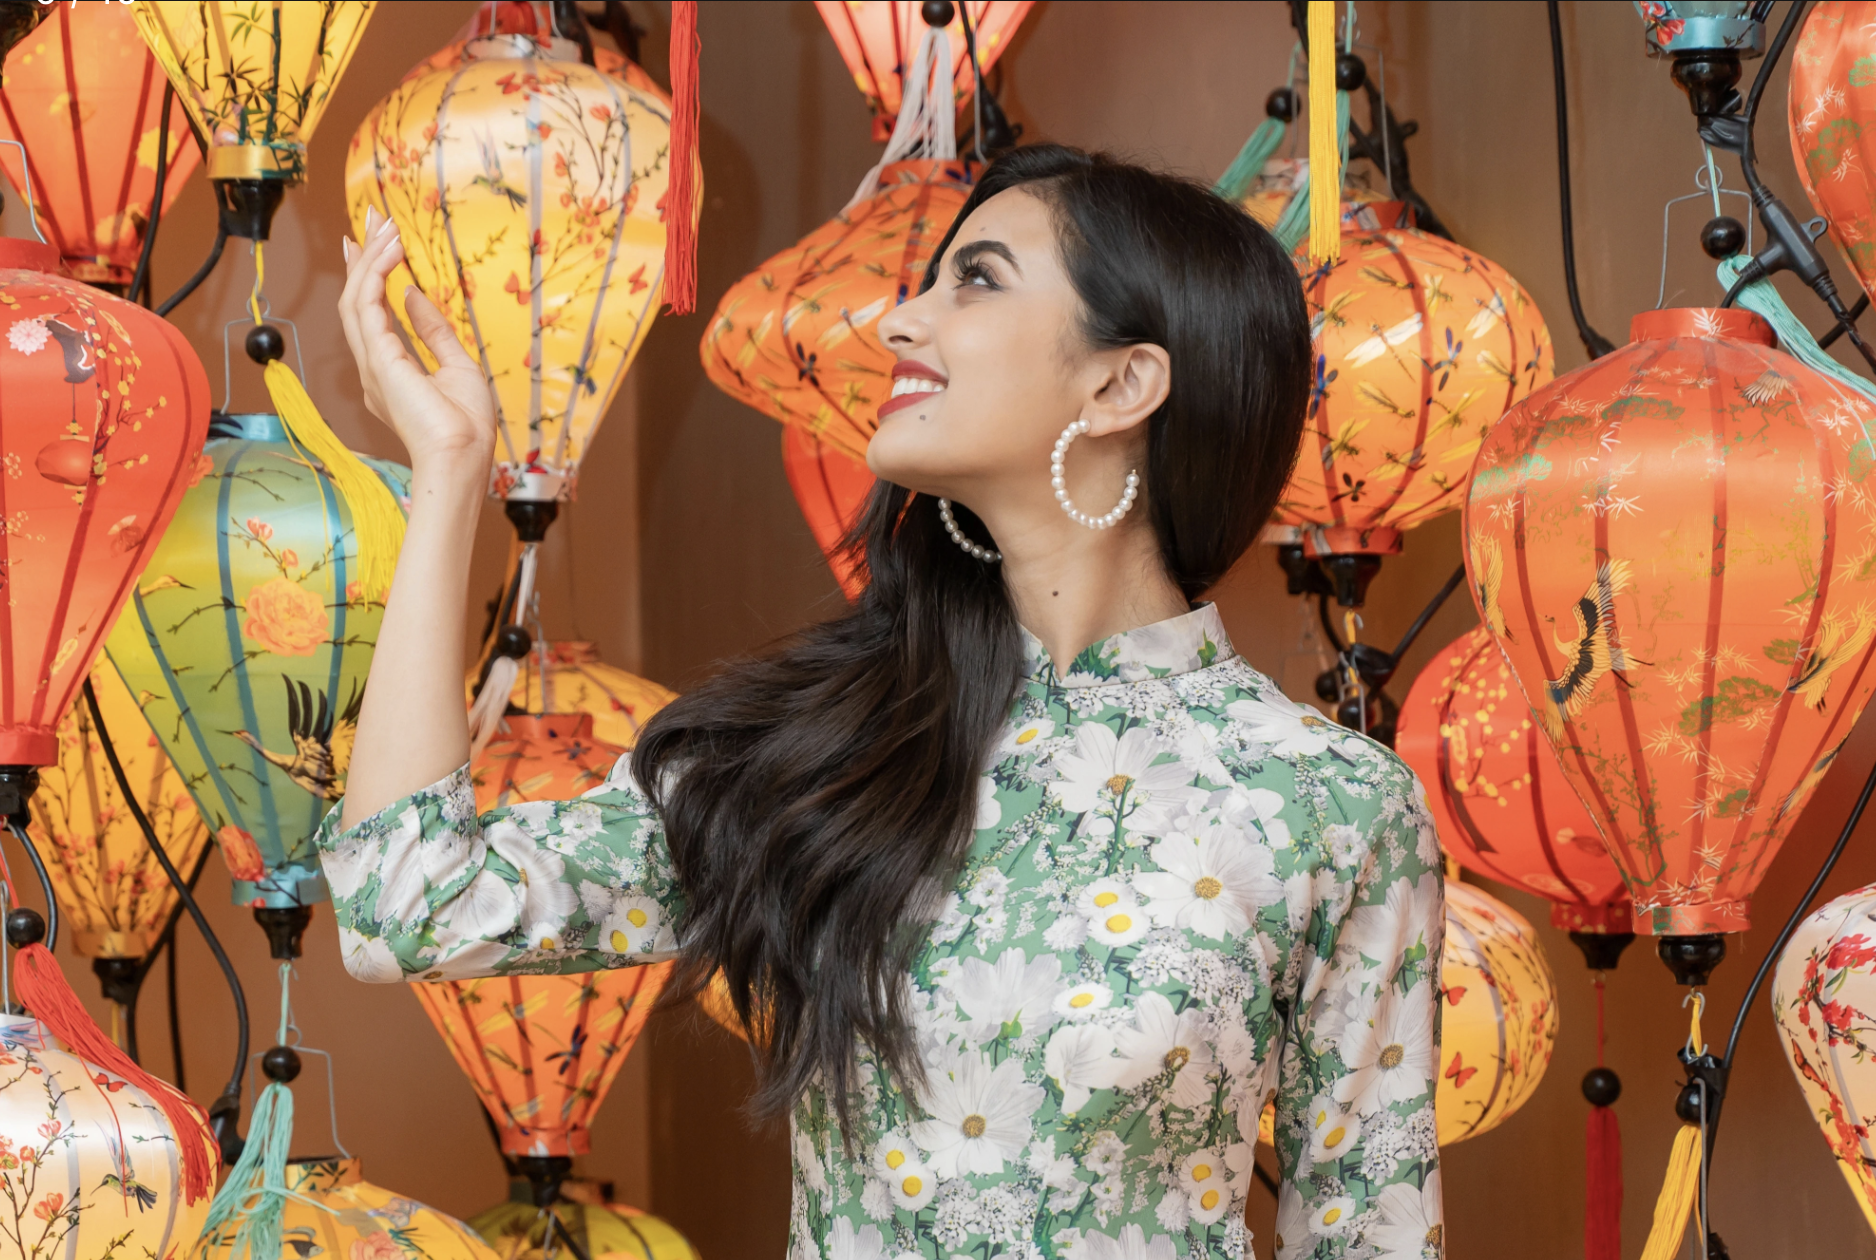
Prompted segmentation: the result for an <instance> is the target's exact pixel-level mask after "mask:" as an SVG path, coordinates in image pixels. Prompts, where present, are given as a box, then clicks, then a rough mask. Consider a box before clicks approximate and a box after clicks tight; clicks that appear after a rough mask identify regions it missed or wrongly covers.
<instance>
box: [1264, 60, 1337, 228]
mask: <svg viewBox="0 0 1876 1260" xmlns="http://www.w3.org/2000/svg"><path fill="white" fill-rule="evenodd" d="M1335 128H1336V135H1338V136H1339V137H1341V140H1342V169H1343V170H1347V169H1348V93H1347V92H1337V93H1336V94H1335ZM1253 139H1255V137H1253ZM1315 174H1316V173H1315V172H1314V171H1305V172H1304V173H1303V178H1302V180H1301V181H1300V182H1299V183H1298V184H1297V188H1296V195H1295V196H1294V197H1292V198H1290V204H1289V205H1287V206H1285V207H1283V213H1282V214H1281V215H1279V216H1278V218H1277V226H1275V227H1273V228H1271V229H1270V234H1271V235H1272V236H1274V237H1276V238H1277V244H1279V245H1281V246H1283V249H1284V252H1286V253H1291V254H1293V253H1295V252H1296V247H1297V246H1298V245H1301V244H1302V243H1303V240H1304V238H1306V237H1307V236H1308V235H1309V181H1310V180H1311V179H1312V178H1314V177H1315Z"/></svg>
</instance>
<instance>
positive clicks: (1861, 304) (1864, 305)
mask: <svg viewBox="0 0 1876 1260" xmlns="http://www.w3.org/2000/svg"><path fill="white" fill-rule="evenodd" d="M1868 309H1869V294H1867V293H1865V294H1864V295H1863V296H1862V297H1860V298H1858V299H1857V300H1856V304H1855V305H1854V306H1852V307H1851V308H1850V319H1849V322H1848V323H1844V322H1839V323H1837V324H1836V325H1834V326H1833V327H1832V328H1831V330H1830V331H1829V332H1827V333H1825V334H1824V335H1823V336H1822V337H1819V338H1818V339H1817V346H1818V349H1820V350H1828V349H1830V343H1831V342H1833V341H1835V340H1837V338H1839V337H1841V336H1843V332H1844V329H1845V328H1847V327H1849V326H1850V325H1851V324H1855V323H1856V321H1857V320H1858V319H1860V318H1862V316H1863V312H1864V311H1867V310H1868Z"/></svg>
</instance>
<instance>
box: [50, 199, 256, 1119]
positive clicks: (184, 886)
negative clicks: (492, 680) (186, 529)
mask: <svg viewBox="0 0 1876 1260" xmlns="http://www.w3.org/2000/svg"><path fill="white" fill-rule="evenodd" d="M220 236H221V237H222V238H225V237H226V236H227V233H226V232H222V233H221V234H220ZM84 691H85V704H86V706H87V707H88V708H89V709H90V710H91V727H92V729H93V730H95V731H96V732H97V733H98V743H99V744H100V745H101V746H102V747H103V749H104V759H105V761H107V762H109V763H110V767H111V775H112V777H113V778H115V779H116V780H117V790H118V791H119V792H120V793H122V794H123V797H124V804H126V805H128V806H129V807H130V813H131V817H133V818H135V819H136V820H137V825H138V826H139V827H141V828H142V829H143V838H144V840H145V842H146V843H148V844H149V846H150V852H152V853H154V854H155V855H156V860H157V863H158V864H159V865H161V866H162V868H163V874H165V875H167V876H168V877H169V882H170V886H171V887H173V888H174V889H175V890H176V896H177V897H178V898H179V899H180V900H181V901H182V904H183V907H184V908H185V909H187V910H188V912H189V917H190V918H191V919H193V920H195V927H196V930H197V931H198V932H200V933H201V934H202V939H203V941H205V942H206V943H207V945H208V948H209V952H210V953H212V954H213V955H215V962H216V963H217V965H219V966H220V967H221V972H222V975H223V976H224V977H225V978H226V979H227V981H228V992H229V994H230V995H231V996H232V997H233V998H234V1006H235V1027H236V1029H237V1031H238V1035H237V1038H236V1048H235V1063H234V1073H233V1075H231V1076H230V1077H229V1079H228V1087H227V1089H225V1090H224V1091H223V1092H222V1093H223V1097H225V1098H231V1099H233V1100H234V1102H235V1104H236V1107H237V1108H239V1105H240V1101H241V1086H242V1078H243V1076H244V1075H245V1074H246V1071H247V1061H248V1002H247V994H246V993H244V992H243V991H242V988H241V977H240V976H239V975H237V974H236V972H235V969H234V964H233V963H232V962H230V961H229V960H228V952H227V951H226V950H224V949H223V948H222V944H221V940H220V938H219V937H217V936H216V935H215V929H214V928H212V927H210V926H209V924H208V916H207V915H205V914H203V913H202V907H201V906H200V905H198V904H197V903H196V899H195V894H194V893H192V892H190V891H189V885H188V882H187V881H186V880H184V879H183V877H182V874H181V872H179V871H178V870H177V869H176V864H175V863H174V862H172V861H170V859H169V853H168V851H167V850H165V849H164V848H163V842H162V841H161V840H159V839H157V836H156V828H155V827H154V826H152V825H151V823H150V817H149V815H147V814H145V813H144V812H143V805H142V804H141V803H140V802H139V801H138V800H137V793H136V791H135V789H133V788H132V787H131V785H130V776H129V775H127V774H125V773H124V763H123V762H122V761H120V760H118V757H117V746H116V745H115V744H113V743H112V742H111V735H110V731H109V730H108V729H107V728H106V726H105V724H104V712H103V710H101V709H100V708H99V707H98V693H97V692H96V691H94V690H93V689H92V686H91V680H90V679H89V678H87V679H86V680H85V687H84ZM37 860H38V858H37V856H35V857H34V861H35V862H37ZM46 939H47V941H48V942H50V941H51V939H52V934H51V931H50V924H49V923H48V931H47V933H46ZM47 948H51V946H50V944H48V946H47ZM172 992H173V990H172ZM212 1118H213V1113H211V1119H212ZM231 1123H232V1121H231Z"/></svg>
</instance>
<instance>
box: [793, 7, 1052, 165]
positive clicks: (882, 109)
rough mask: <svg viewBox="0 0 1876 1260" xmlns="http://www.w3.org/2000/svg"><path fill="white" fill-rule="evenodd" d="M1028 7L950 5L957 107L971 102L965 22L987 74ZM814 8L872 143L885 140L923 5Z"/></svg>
mask: <svg viewBox="0 0 1876 1260" xmlns="http://www.w3.org/2000/svg"><path fill="white" fill-rule="evenodd" d="M1033 5H1034V0H961V2H960V3H959V4H956V5H954V6H952V13H951V22H950V24H949V25H948V26H946V27H945V34H946V35H948V36H949V37H950V44H951V49H952V58H951V61H952V64H951V85H952V94H953V96H954V98H955V99H956V101H957V102H958V104H959V105H962V104H963V103H964V102H965V101H966V100H968V99H970V95H971V92H972V90H973V87H974V84H973V82H972V78H973V76H972V72H971V61H970V54H969V46H968V45H967V43H966V42H965V38H964V19H965V18H969V19H970V24H971V36H972V38H973V39H974V40H975V41H976V44H977V60H978V65H979V68H980V69H981V70H982V71H983V73H985V74H988V73H990V67H991V66H992V65H994V64H996V60H997V58H998V57H1001V56H1002V55H1003V50H1004V49H1006V48H1008V47H1009V46H1010V36H1012V35H1014V34H1015V33H1016V28H1017V26H1018V25H1020V24H1021V23H1022V20H1023V19H1024V18H1025V17H1027V16H1028V15H1029V10H1030V9H1031V8H1032V7H1033ZM814 7H815V8H817V9H819V10H820V11H821V20H822V21H823V22H826V23H827V30H828V33H829V34H831V35H832V36H833V37H834V46H835V47H836V48H838V49H840V58H841V60H842V61H845V62H846V63H847V69H848V70H849V71H851V72H852V73H853V82H854V86H856V87H858V88H859V89H860V91H861V92H862V93H863V94H864V95H865V96H866V103H867V105H868V106H869V107H870V108H871V109H872V110H873V138H874V139H875V140H884V139H886V137H887V136H889V135H890V134H892V127H893V123H894V121H895V119H896V115H897V114H898V113H899V106H900V103H901V101H902V100H903V99H904V97H905V74H906V70H907V68H908V67H910V66H911V65H912V60H913V55H914V54H915V53H916V52H917V51H918V46H919V40H920V39H922V38H923V37H924V35H925V29H926V26H925V19H924V16H923V14H922V13H921V10H922V9H923V8H924V5H923V4H921V3H920V2H919V0H815V5H814ZM960 10H961V12H960Z"/></svg>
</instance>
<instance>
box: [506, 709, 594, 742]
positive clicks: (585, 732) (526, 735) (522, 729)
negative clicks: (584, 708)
mask: <svg viewBox="0 0 1876 1260" xmlns="http://www.w3.org/2000/svg"><path fill="white" fill-rule="evenodd" d="M497 730H498V731H499V732H500V733H501V734H503V735H506V736H507V737H508V738H509V739H523V740H538V739H578V740H587V741H590V740H591V739H592V738H593V715H592V714H590V713H510V714H508V715H507V716H505V717H503V718H502V720H501V726H500V727H498V728H497Z"/></svg>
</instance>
